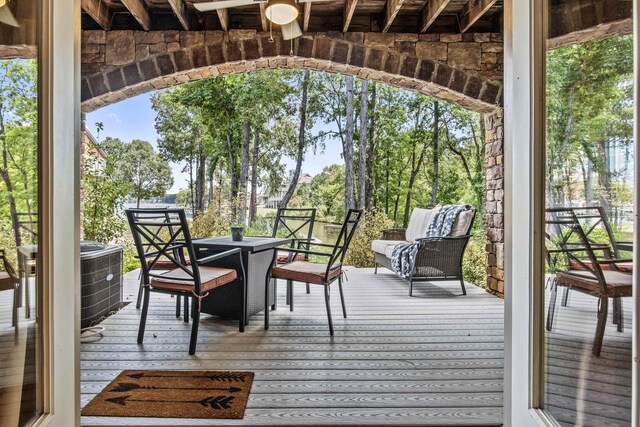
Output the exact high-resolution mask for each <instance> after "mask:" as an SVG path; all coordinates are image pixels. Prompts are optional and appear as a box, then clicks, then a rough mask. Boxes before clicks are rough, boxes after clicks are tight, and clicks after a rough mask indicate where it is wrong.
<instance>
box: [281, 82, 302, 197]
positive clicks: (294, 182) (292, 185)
mask: <svg viewBox="0 0 640 427" xmlns="http://www.w3.org/2000/svg"><path fill="white" fill-rule="evenodd" d="M309 76H310V73H309V70H305V72H304V75H303V77H302V99H301V100H300V127H299V128H298V153H297V154H296V168H295V170H294V171H293V176H292V177H291V183H290V184H289V188H287V192H286V193H285V194H284V197H283V198H282V200H280V203H278V207H279V208H286V207H287V205H288V204H289V201H290V200H291V197H293V193H294V192H295V191H296V187H297V186H298V180H299V179H300V171H301V170H302V161H303V160H304V147H305V138H306V135H305V132H306V126H307V102H308V101H307V98H308V93H309Z"/></svg>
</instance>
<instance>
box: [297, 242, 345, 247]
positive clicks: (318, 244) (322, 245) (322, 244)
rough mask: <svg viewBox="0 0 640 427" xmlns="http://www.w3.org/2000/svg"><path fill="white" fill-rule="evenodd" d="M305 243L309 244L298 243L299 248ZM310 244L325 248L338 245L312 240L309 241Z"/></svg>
mask: <svg viewBox="0 0 640 427" xmlns="http://www.w3.org/2000/svg"><path fill="white" fill-rule="evenodd" d="M303 244H307V243H303V242H300V243H298V248H300V246H301V245H303ZM308 245H309V246H321V247H323V248H334V247H335V246H336V245H329V244H327V243H312V242H309V243H308Z"/></svg>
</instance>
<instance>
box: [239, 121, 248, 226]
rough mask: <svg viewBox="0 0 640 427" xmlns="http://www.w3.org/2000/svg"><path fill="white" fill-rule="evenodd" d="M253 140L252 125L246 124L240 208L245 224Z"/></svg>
mask: <svg viewBox="0 0 640 427" xmlns="http://www.w3.org/2000/svg"><path fill="white" fill-rule="evenodd" d="M250 140H251V125H250V124H249V122H245V123H244V124H243V125H242V148H241V150H240V197H239V198H238V208H239V209H240V218H239V221H240V223H241V224H245V223H246V220H247V182H248V180H249V141H250Z"/></svg>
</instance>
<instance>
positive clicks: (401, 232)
mask: <svg viewBox="0 0 640 427" xmlns="http://www.w3.org/2000/svg"><path fill="white" fill-rule="evenodd" d="M406 232H407V229H406V228H388V229H386V230H382V240H406Z"/></svg>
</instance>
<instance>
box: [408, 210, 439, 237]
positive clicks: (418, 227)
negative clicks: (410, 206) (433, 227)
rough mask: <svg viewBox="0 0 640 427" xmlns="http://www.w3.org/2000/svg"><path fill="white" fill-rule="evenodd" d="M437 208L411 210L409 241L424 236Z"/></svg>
mask: <svg viewBox="0 0 640 427" xmlns="http://www.w3.org/2000/svg"><path fill="white" fill-rule="evenodd" d="M435 209H438V208H434V209H421V208H415V209H414V210H413V212H411V219H409V225H408V226H407V232H406V238H407V240H408V241H409V242H413V241H415V240H416V239H419V238H421V237H424V236H425V234H426V233H427V229H428V228H429V224H430V223H431V216H432V215H433V213H434V212H435Z"/></svg>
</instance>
